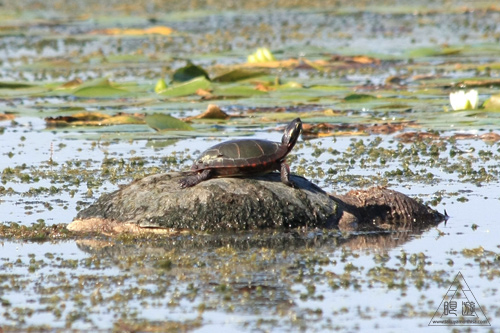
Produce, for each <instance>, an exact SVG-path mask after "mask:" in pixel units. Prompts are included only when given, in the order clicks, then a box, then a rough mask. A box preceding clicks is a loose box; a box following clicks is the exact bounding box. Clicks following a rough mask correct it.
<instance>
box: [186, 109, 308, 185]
mask: <svg viewBox="0 0 500 333" xmlns="http://www.w3.org/2000/svg"><path fill="white" fill-rule="evenodd" d="M301 131H302V121H301V120H300V118H296V119H294V120H293V121H292V122H291V123H290V124H288V126H287V127H286V128H285V132H284V134H283V137H282V139H281V142H273V141H268V140H260V139H239V140H230V141H225V142H221V143H219V144H217V145H215V146H213V147H210V148H208V149H207V150H206V151H204V152H203V153H202V154H201V155H200V156H199V157H198V158H197V159H196V161H195V162H194V164H193V166H192V167H191V171H190V172H189V175H188V176H187V177H185V178H183V179H181V180H180V181H179V184H180V186H181V187H182V188H186V187H191V186H194V185H196V184H198V183H200V182H202V181H205V180H208V179H210V178H214V177H238V176H245V175H258V174H264V173H268V172H271V171H274V170H280V172H281V181H282V182H283V183H285V184H286V185H288V186H291V187H294V184H293V183H292V182H291V181H290V168H289V166H288V165H287V164H286V161H285V159H286V156H287V155H288V153H290V151H291V150H292V149H293V147H294V146H295V143H296V142H297V139H298V138H299V135H300V132H301Z"/></svg>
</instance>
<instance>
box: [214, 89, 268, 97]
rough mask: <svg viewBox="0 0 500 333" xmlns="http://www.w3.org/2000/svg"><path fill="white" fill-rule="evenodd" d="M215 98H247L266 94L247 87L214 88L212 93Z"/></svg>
mask: <svg viewBox="0 0 500 333" xmlns="http://www.w3.org/2000/svg"><path fill="white" fill-rule="evenodd" d="M212 94H213V95H215V96H231V97H248V96H256V95H266V94H267V92H265V91H262V90H259V89H255V88H254V87H248V86H229V87H216V88H214V91H213V93H212Z"/></svg>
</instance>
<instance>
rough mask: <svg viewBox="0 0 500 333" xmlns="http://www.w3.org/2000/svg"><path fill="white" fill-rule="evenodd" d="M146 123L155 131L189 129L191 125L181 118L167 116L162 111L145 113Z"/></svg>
mask: <svg viewBox="0 0 500 333" xmlns="http://www.w3.org/2000/svg"><path fill="white" fill-rule="evenodd" d="M145 120H146V124H148V126H149V127H151V128H153V129H154V130H156V131H166V130H185V131H191V130H193V127H191V126H190V125H189V124H186V123H185V122H183V121H182V120H179V119H177V118H174V117H172V116H169V115H168V114H163V113H153V114H150V115H146V118H145Z"/></svg>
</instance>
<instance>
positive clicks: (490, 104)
mask: <svg viewBox="0 0 500 333" xmlns="http://www.w3.org/2000/svg"><path fill="white" fill-rule="evenodd" d="M483 107H484V108H485V109H487V110H488V111H492V110H499V111H500V95H493V96H491V97H490V98H489V99H488V100H486V102H484V104H483Z"/></svg>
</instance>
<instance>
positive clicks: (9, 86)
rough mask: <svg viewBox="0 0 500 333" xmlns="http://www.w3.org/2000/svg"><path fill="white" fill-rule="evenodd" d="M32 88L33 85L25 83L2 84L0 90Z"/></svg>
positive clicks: (0, 83)
mask: <svg viewBox="0 0 500 333" xmlns="http://www.w3.org/2000/svg"><path fill="white" fill-rule="evenodd" d="M32 86H33V84H29V83H25V82H0V89H16V88H28V87H32Z"/></svg>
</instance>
